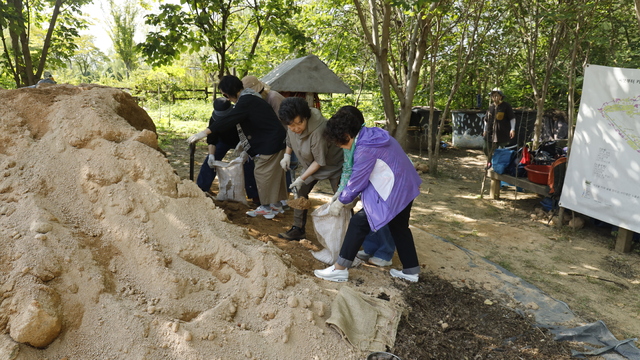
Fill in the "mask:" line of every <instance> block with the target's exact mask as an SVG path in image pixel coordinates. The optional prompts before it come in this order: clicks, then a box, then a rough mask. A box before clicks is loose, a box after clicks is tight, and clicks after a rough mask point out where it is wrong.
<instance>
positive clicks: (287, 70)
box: [261, 55, 353, 94]
mask: <svg viewBox="0 0 640 360" xmlns="http://www.w3.org/2000/svg"><path fill="white" fill-rule="evenodd" d="M261 80H262V82H264V83H265V84H267V85H269V86H270V87H271V89H273V90H275V91H290V92H311V93H325V94H328V93H342V94H351V93H353V91H351V89H350V88H349V86H348V85H347V84H345V83H344V82H343V81H342V80H341V79H340V78H339V77H338V75H336V74H335V73H334V72H333V71H331V69H329V67H327V65H326V64H325V63H324V62H322V60H320V59H319V58H318V57H317V56H315V55H307V56H305V57H301V58H297V59H293V60H287V61H285V62H283V63H282V64H280V65H278V67H276V68H275V69H273V70H271V72H270V73H268V74H267V75H265V76H264V77H263V78H262V79H261Z"/></svg>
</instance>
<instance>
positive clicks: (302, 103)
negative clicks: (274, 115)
mask: <svg viewBox="0 0 640 360" xmlns="http://www.w3.org/2000/svg"><path fill="white" fill-rule="evenodd" d="M298 116H300V117H301V118H302V120H308V119H309V118H310V117H311V109H310V108H309V104H308V103H307V100H305V99H303V98H301V97H289V98H286V99H284V100H282V102H281V103H280V110H279V111H278V117H279V118H280V121H282V123H283V124H285V125H290V124H291V123H293V121H294V120H295V118H296V117H298Z"/></svg>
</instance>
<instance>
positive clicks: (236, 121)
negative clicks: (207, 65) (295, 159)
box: [209, 75, 288, 219]
mask: <svg viewBox="0 0 640 360" xmlns="http://www.w3.org/2000/svg"><path fill="white" fill-rule="evenodd" d="M218 87H219V88H220V91H222V95H224V96H225V97H226V98H228V99H229V100H231V101H232V102H234V103H235V107H234V108H233V110H231V111H230V112H229V113H228V114H227V115H226V116H225V117H224V118H222V119H220V120H219V121H215V122H214V123H213V124H210V128H209V129H210V130H211V133H212V134H214V135H216V134H219V135H221V134H224V133H226V132H227V131H229V130H232V129H234V128H235V129H236V130H237V132H238V138H239V140H240V143H242V146H243V148H244V151H245V152H246V153H247V154H248V155H249V157H251V158H252V159H253V160H254V162H255V169H254V176H255V179H256V185H257V188H258V195H259V197H260V203H261V205H260V206H259V207H258V208H257V209H255V210H251V211H248V212H247V215H249V216H252V217H255V216H258V215H263V216H264V217H265V218H267V219H273V218H274V217H275V216H276V215H277V214H279V213H281V212H283V210H282V203H281V202H280V201H281V200H284V199H287V198H288V193H287V189H286V184H285V174H284V171H283V170H282V169H281V168H280V160H282V158H283V156H284V150H285V138H286V132H285V129H284V127H283V126H282V124H280V120H279V119H278V115H276V113H275V112H274V111H273V108H272V107H271V105H269V103H267V102H266V101H265V100H264V99H262V96H260V94H258V93H257V92H256V91H255V90H253V89H245V88H244V86H243V84H242V81H240V79H238V78H237V77H236V76H233V75H227V76H224V77H223V78H222V79H220V84H219V85H218Z"/></svg>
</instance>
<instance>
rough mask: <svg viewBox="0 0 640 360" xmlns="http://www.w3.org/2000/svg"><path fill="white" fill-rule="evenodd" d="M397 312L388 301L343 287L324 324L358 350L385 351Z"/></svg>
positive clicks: (391, 341) (392, 340)
mask: <svg viewBox="0 0 640 360" xmlns="http://www.w3.org/2000/svg"><path fill="white" fill-rule="evenodd" d="M401 315H402V313H401V311H399V310H398V309H396V308H393V307H392V306H390V304H389V302H388V301H385V300H382V299H377V298H373V297H370V296H366V295H364V294H361V293H359V292H357V291H355V290H353V289H351V288H350V287H348V286H343V287H342V288H340V292H338V295H337V296H336V298H335V300H334V301H333V303H332V304H331V317H330V318H329V319H328V320H327V325H329V326H330V327H331V328H333V329H335V330H337V331H338V332H339V333H340V334H341V335H342V338H343V339H345V340H346V341H347V342H348V343H349V344H351V345H352V346H354V347H355V348H357V349H359V350H361V351H385V350H386V349H387V347H388V348H393V344H394V343H395V341H396V331H397V329H398V323H399V322H400V316H401Z"/></svg>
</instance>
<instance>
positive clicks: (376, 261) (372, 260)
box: [367, 256, 393, 267]
mask: <svg viewBox="0 0 640 360" xmlns="http://www.w3.org/2000/svg"><path fill="white" fill-rule="evenodd" d="M367 262H368V263H369V264H371V265H375V266H381V267H385V266H391V264H393V263H392V262H391V260H384V259H380V258H378V257H375V256H374V257H371V258H369V260H367Z"/></svg>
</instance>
